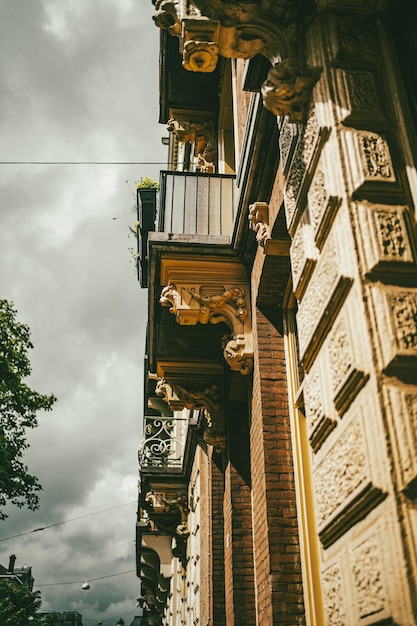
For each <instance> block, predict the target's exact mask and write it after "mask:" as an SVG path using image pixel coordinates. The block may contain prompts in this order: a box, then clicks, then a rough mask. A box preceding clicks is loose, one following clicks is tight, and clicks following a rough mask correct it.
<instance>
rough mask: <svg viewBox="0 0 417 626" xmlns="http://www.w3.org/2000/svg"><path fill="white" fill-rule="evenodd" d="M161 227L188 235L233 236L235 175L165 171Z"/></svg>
mask: <svg viewBox="0 0 417 626" xmlns="http://www.w3.org/2000/svg"><path fill="white" fill-rule="evenodd" d="M160 180H161V190H160V207H159V218H158V230H159V231H160V232H166V233H174V234H186V235H226V236H227V235H230V234H231V233H232V229H233V223H234V218H235V176H234V175H230V174H202V173H197V172H173V171H162V172H161V179H160Z"/></svg>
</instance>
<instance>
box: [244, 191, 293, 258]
mask: <svg viewBox="0 0 417 626" xmlns="http://www.w3.org/2000/svg"><path fill="white" fill-rule="evenodd" d="M248 219H249V228H250V229H251V230H253V231H255V233H256V241H257V242H258V244H259V246H260V247H261V248H262V249H263V251H264V254H267V255H271V256H288V255H289V246H290V240H289V239H272V234H271V225H270V223H269V205H268V204H267V203H266V202H254V203H253V204H251V205H250V206H249V215H248Z"/></svg>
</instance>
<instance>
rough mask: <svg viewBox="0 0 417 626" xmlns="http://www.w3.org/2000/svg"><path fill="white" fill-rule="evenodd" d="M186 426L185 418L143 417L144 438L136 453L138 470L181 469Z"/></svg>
mask: <svg viewBox="0 0 417 626" xmlns="http://www.w3.org/2000/svg"><path fill="white" fill-rule="evenodd" d="M187 426H188V419H187V418H185V417H151V416H145V438H144V439H143V441H142V443H141V445H140V447H139V452H138V457H139V467H140V469H141V470H143V469H153V470H156V471H160V472H164V471H166V470H172V469H181V468H182V464H183V459H184V448H185V441H186V438H187Z"/></svg>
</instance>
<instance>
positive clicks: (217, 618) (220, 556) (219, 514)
mask: <svg viewBox="0 0 417 626" xmlns="http://www.w3.org/2000/svg"><path fill="white" fill-rule="evenodd" d="M208 454H209V459H210V475H211V485H210V486H211V494H210V498H211V546H210V548H211V562H210V566H211V573H212V576H211V582H212V588H211V593H212V602H211V603H212V615H213V622H212V623H213V626H225V624H226V601H225V592H224V516H223V499H224V474H223V467H222V465H223V463H222V458H221V456H220V455H218V454H216V453H214V451H213V448H211V447H210V448H209V449H208Z"/></svg>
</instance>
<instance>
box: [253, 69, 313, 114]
mask: <svg viewBox="0 0 417 626" xmlns="http://www.w3.org/2000/svg"><path fill="white" fill-rule="evenodd" d="M317 77H318V76H317V74H316V73H307V72H306V71H305V70H303V69H302V67H301V65H300V62H299V60H298V59H284V60H283V61H282V62H280V63H276V64H275V65H274V66H273V67H272V68H271V69H270V70H269V72H268V76H267V79H266V81H265V82H264V84H263V85H262V88H261V94H262V99H263V103H264V107H265V108H266V109H268V111H271V112H272V113H273V114H274V115H277V116H280V117H281V116H287V118H288V121H289V122H293V123H296V122H297V123H301V122H304V121H305V119H306V114H307V108H308V103H309V100H310V96H311V90H312V88H313V85H314V83H315V82H316V80H317Z"/></svg>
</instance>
